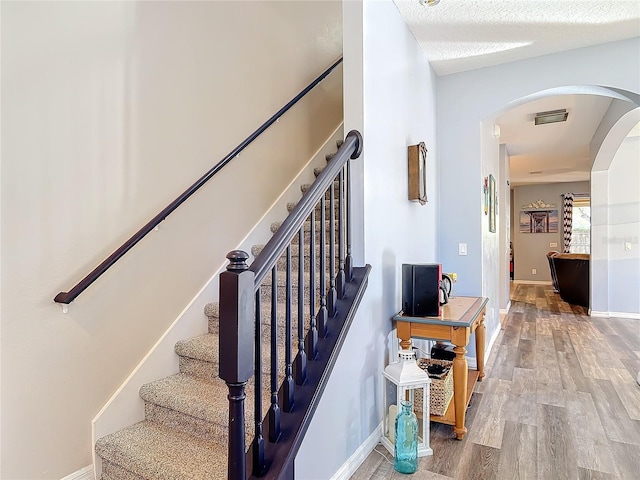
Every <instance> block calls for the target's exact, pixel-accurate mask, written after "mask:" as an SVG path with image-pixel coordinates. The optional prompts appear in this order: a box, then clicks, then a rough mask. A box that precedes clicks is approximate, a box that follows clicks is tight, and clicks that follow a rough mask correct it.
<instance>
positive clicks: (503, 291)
mask: <svg viewBox="0 0 640 480" xmlns="http://www.w3.org/2000/svg"><path fill="white" fill-rule="evenodd" d="M509 161H510V160H509V152H507V146H506V145H505V144H504V143H503V144H500V159H499V160H498V168H499V170H500V184H499V189H498V190H499V194H498V195H499V201H498V212H499V213H498V250H499V252H498V254H499V258H500V266H499V269H498V276H499V278H500V281H499V284H498V307H499V308H500V310H505V309H506V308H507V307H508V306H509V292H510V286H511V280H510V271H509V268H510V266H509V262H510V256H509V251H510V248H509V242H510V241H511V223H512V222H513V218H512V217H511V187H510V182H511V169H510V167H511V166H510V163H509Z"/></svg>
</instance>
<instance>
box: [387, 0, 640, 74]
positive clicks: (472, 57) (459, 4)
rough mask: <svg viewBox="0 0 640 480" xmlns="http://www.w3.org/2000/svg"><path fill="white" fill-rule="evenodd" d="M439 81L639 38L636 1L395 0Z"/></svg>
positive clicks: (639, 7)
mask: <svg viewBox="0 0 640 480" xmlns="http://www.w3.org/2000/svg"><path fill="white" fill-rule="evenodd" d="M394 1H395V4H396V6H397V8H398V10H399V11H400V14H401V15H402V17H403V18H404V20H405V22H406V23H407V25H408V26H409V28H410V29H411V31H412V32H413V35H414V36H415V38H416V40H417V41H418V43H419V44H420V46H421V47H422V49H423V50H424V51H425V53H426V55H427V58H428V59H429V63H430V64H431V66H432V67H433V69H434V70H435V72H436V73H437V74H438V75H446V74H450V73H456V72H461V71H464V70H472V69H475V68H481V67H486V66H490V65H497V64H500V63H506V62H512V61H514V60H521V59H525V58H531V57H536V56H539V55H546V54H549V53H554V52H560V51H564V50H571V49H574V48H579V47H586V46H590V45H597V44H601V43H607V42H612V41H615V40H622V39H625V38H631V37H636V36H639V35H640V1H639V0H609V1H603V0H440V3H439V4H438V5H436V6H433V7H429V6H423V5H421V4H420V2H419V1H418V0H394Z"/></svg>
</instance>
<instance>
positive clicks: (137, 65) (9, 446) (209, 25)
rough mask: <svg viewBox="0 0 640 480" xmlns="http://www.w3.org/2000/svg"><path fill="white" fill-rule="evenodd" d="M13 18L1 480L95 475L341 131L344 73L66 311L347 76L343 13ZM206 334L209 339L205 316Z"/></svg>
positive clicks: (7, 32)
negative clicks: (121, 406) (229, 255)
mask: <svg viewBox="0 0 640 480" xmlns="http://www.w3.org/2000/svg"><path fill="white" fill-rule="evenodd" d="M1 8H2V19H1V22H2V25H1V30H2V46H1V48H2V51H1V55H0V57H1V61H2V65H1V68H2V85H1V93H2V132H1V134H2V142H1V143H2V165H1V168H2V180H1V182H2V183H1V189H2V190H1V194H2V195H1V199H2V200H1V201H2V221H1V224H2V237H1V242H2V243H1V248H2V250H1V254H0V257H1V258H2V271H1V279H2V291H1V299H0V304H1V324H0V326H1V329H2V337H1V338H2V339H1V347H0V348H1V359H2V372H1V373H2V374H1V384H0V387H1V393H2V425H1V430H0V435H1V436H2V451H1V461H2V471H1V472H0V477H2V478H6V479H30V480H36V479H59V478H62V477H65V476H67V475H69V474H71V473H73V472H76V471H78V470H80V469H81V468H83V467H85V466H87V465H89V464H90V463H91V462H92V450H93V446H92V445H91V420H92V418H93V417H94V416H95V415H96V413H97V412H98V411H99V410H100V408H101V407H102V406H103V405H104V404H105V403H106V402H107V400H108V399H109V397H110V396H111V395H112V393H113V392H114V391H115V389H116V388H117V387H118V386H119V385H120V384H121V383H122V382H123V381H124V380H125V379H126V378H127V376H128V375H129V374H130V372H131V371H132V370H133V368H134V367H135V366H136V365H137V364H138V362H139V361H140V360H141V359H142V358H143V357H144V356H145V354H146V353H147V352H148V351H149V349H150V348H151V346H152V345H154V343H155V342H156V341H157V339H158V338H159V337H160V336H161V335H162V334H163V333H164V332H165V331H166V329H167V327H168V326H169V325H171V324H172V323H173V322H174V321H175V320H176V318H177V317H178V316H179V315H180V314H181V312H182V311H183V309H184V308H185V306H187V305H188V304H189V302H190V301H191V300H192V299H193V297H194V295H196V294H197V292H198V291H199V290H200V289H201V288H202V287H203V285H205V284H206V282H208V280H209V279H210V277H211V276H212V275H213V273H214V272H215V271H216V270H217V269H218V268H219V267H220V265H221V264H223V263H224V262H225V254H226V252H227V251H229V250H231V249H233V248H235V246H236V245H238V244H239V243H240V242H241V240H242V239H243V238H244V236H245V235H247V233H249V231H250V229H251V228H252V227H253V226H254V225H255V224H256V222H257V220H258V219H260V218H261V216H262V215H263V213H264V212H265V211H266V210H267V209H268V208H269V207H270V205H272V204H273V202H274V201H275V200H276V199H277V198H278V196H279V195H280V194H281V193H282V192H283V190H284V189H285V188H286V186H287V185H288V184H289V182H290V180H291V179H292V178H293V177H294V176H295V175H296V174H297V172H298V171H299V170H300V168H301V166H302V165H305V164H306V163H307V162H308V161H309V159H310V158H311V157H312V155H313V153H314V152H315V150H316V149H317V148H318V147H320V145H321V144H322V143H323V142H324V141H325V139H326V138H328V136H329V135H330V134H331V132H332V131H333V130H334V129H335V128H336V127H337V126H338V125H339V124H340V122H341V120H342V76H341V72H340V71H338V72H336V74H335V75H332V76H331V77H329V78H328V79H327V80H326V81H325V82H323V83H322V85H321V86H320V87H319V88H318V89H316V90H314V93H313V94H311V95H310V96H309V97H307V98H306V99H305V100H304V101H303V102H302V103H301V104H299V105H298V106H297V107H295V108H294V109H293V110H292V111H291V112H290V113H289V114H287V115H286V116H285V117H283V118H282V119H281V120H280V122H279V123H278V124H276V125H275V126H274V127H272V128H271V129H269V131H268V132H266V133H265V134H264V135H263V136H262V137H261V139H260V140H259V141H258V143H256V146H255V147H251V148H250V149H248V150H246V151H245V152H243V153H242V154H241V155H240V158H238V159H236V160H234V162H232V165H230V166H228V167H227V168H225V169H224V170H223V171H222V172H221V173H220V174H219V175H218V176H217V177H216V179H215V180H214V181H213V183H210V184H208V185H207V186H206V187H204V188H203V189H201V190H200V191H199V192H198V193H197V194H195V195H194V196H193V197H191V198H190V199H189V201H188V202H187V203H186V204H184V205H183V206H182V207H180V208H179V209H178V210H176V212H174V213H173V214H172V215H171V216H170V217H168V218H167V220H166V221H165V222H163V223H162V224H161V225H160V227H159V230H158V231H157V232H152V233H151V234H150V235H149V236H148V237H146V238H145V239H144V240H143V241H141V242H140V243H139V244H138V245H137V246H136V247H135V248H134V249H133V250H131V251H130V252H129V253H127V255H125V257H124V258H122V259H121V260H120V261H119V262H118V264H117V265H116V266H115V267H114V268H112V269H111V270H110V271H109V272H108V273H107V274H105V275H104V276H103V277H101V278H100V279H99V280H98V281H96V282H95V283H94V284H93V285H92V286H91V287H90V288H89V289H88V290H87V291H86V292H85V293H84V294H83V295H82V296H81V297H79V298H78V299H76V300H75V301H74V302H73V304H72V305H71V306H70V311H69V313H68V314H66V315H65V314H63V313H62V311H61V308H60V306H59V305H56V304H55V303H54V302H53V297H54V296H55V295H56V293H58V292H59V291H61V290H66V289H68V288H70V287H71V286H72V285H73V284H74V283H75V282H77V281H78V280H80V279H81V278H82V277H83V276H84V275H85V274H87V273H88V272H89V271H90V270H91V269H92V268H93V267H95V266H96V265H97V264H98V263H100V262H101V261H102V260H103V259H104V258H106V257H107V256H108V255H109V254H110V253H111V252H113V251H114V250H115V249H116V248H117V247H118V246H119V245H120V244H121V243H123V242H124V241H125V240H126V239H127V238H129V237H130V236H131V235H132V234H133V233H134V232H135V231H137V230H138V229H139V228H140V227H141V226H142V225H144V224H145V223H146V222H147V221H148V220H149V219H151V218H152V217H153V216H154V215H156V214H157V213H158V212H159V211H160V210H161V209H162V208H164V207H165V206H166V205H167V204H168V203H169V202H170V201H172V200H173V199H174V198H176V197H177V196H178V195H179V194H180V193H182V192H183V191H184V190H185V189H186V188H187V187H188V186H189V185H190V184H191V183H193V182H194V181H195V180H196V179H197V178H199V177H200V176H201V175H202V174H203V173H204V172H206V171H207V170H208V169H209V168H211V167H212V166H213V165H214V164H215V163H216V162H217V161H218V160H220V159H221V158H222V157H223V156H225V155H226V154H227V153H228V152H229V151H231V150H232V149H233V148H234V147H235V146H236V145H237V144H238V143H239V142H240V141H242V140H243V139H244V138H245V137H247V136H248V135H249V134H250V133H251V132H252V131H253V130H255V129H256V128H257V127H258V126H259V125H260V124H262V123H263V122H264V121H265V120H266V119H268V118H269V117H270V116H271V115H272V114H273V113H274V112H275V111H277V110H278V109H279V108H280V107H281V106H282V105H284V104H285V103H286V102H288V101H289V100H290V99H291V98H292V97H293V96H294V95H296V94H297V93H298V92H299V91H300V90H302V88H304V87H305V86H306V85H307V84H308V83H309V82H310V81H312V80H313V79H314V78H315V77H316V76H317V75H318V74H319V73H320V72H321V71H322V70H323V69H325V68H326V67H327V66H329V65H330V64H331V63H333V62H334V61H335V60H336V59H337V58H338V57H339V56H340V54H341V51H342V38H341V35H342V22H341V18H342V15H341V13H342V12H341V5H340V3H339V2H331V1H327V2H135V1H126V2H2V5H1ZM265 179H268V180H265ZM231 205H233V208H230V207H231ZM211 300H213V298H212V299H211ZM196 320H197V322H199V323H200V325H201V328H202V331H203V332H204V331H206V317H205V316H204V313H203V312H202V309H200V315H199V316H198V317H197V319H196ZM176 362H177V360H176Z"/></svg>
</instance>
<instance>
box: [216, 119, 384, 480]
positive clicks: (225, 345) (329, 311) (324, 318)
mask: <svg viewBox="0 0 640 480" xmlns="http://www.w3.org/2000/svg"><path fill="white" fill-rule="evenodd" d="M361 152H362V136H361V135H360V133H359V132H357V131H351V132H349V134H348V135H347V136H346V139H345V141H344V143H343V144H342V146H341V147H340V148H339V150H338V152H337V153H336V154H335V155H334V157H333V158H332V159H331V160H330V161H329V162H328V164H327V166H326V167H325V168H324V170H323V171H322V172H321V173H320V175H319V176H318V177H317V179H316V181H315V183H314V184H313V185H312V186H311V187H310V188H309V189H308V190H307V192H306V193H305V195H304V196H303V197H302V199H301V201H300V202H299V203H298V204H297V205H296V207H295V208H294V210H293V211H292V212H291V214H290V215H289V216H288V217H287V218H286V220H285V221H284V222H283V223H282V226H281V227H280V228H279V229H278V231H277V232H276V233H275V234H274V236H273V237H272V238H271V240H270V241H269V242H268V243H267V245H266V246H265V247H264V249H263V250H262V252H261V253H260V255H258V257H257V258H256V259H255V260H254V262H253V263H252V264H251V266H248V265H247V264H246V260H247V259H248V257H249V256H248V254H246V253H245V252H242V251H237V250H236V251H232V252H230V253H229V254H228V256H227V258H228V259H229V260H230V263H229V265H228V266H227V271H226V272H223V273H222V274H221V276H220V336H219V342H220V343H219V352H220V358H219V362H220V363H219V365H220V377H221V378H223V380H225V382H226V383H227V385H228V388H229V397H228V398H229V443H228V454H229V459H228V462H229V463H228V478H229V479H230V480H246V478H264V479H266V478H269V479H271V478H274V479H275V478H278V479H280V478H281V479H293V478H294V461H295V456H296V454H297V451H298V449H299V447H300V445H301V443H302V440H303V438H304V434H305V432H306V430H307V428H308V426H309V423H310V421H311V418H312V415H313V412H314V411H315V409H316V407H317V405H318V402H319V399H320V397H321V395H322V391H323V389H324V387H325V385H326V382H327V379H328V377H329V375H330V373H331V370H332V368H333V365H334V364H335V361H336V358H337V355H338V352H339V350H340V346H341V345H342V343H343V341H344V338H345V336H346V332H347V330H348V328H349V326H350V323H351V321H352V320H353V317H354V316H355V312H356V310H357V307H358V304H359V302H360V300H361V298H362V296H363V295H364V291H365V289H366V285H367V279H368V274H369V271H370V269H371V267H370V266H369V265H366V266H364V267H353V266H352V263H353V261H352V259H351V245H350V241H351V215H350V212H349V208H346V209H345V207H348V206H349V205H350V202H351V200H350V198H349V195H350V193H351V189H350V187H349V184H350V182H351V176H350V167H349V163H350V161H351V159H355V158H358V157H359V156H360V154H361ZM345 177H346V184H345ZM336 189H337V190H338V205H337V207H338V210H337V212H338V213H337V216H338V218H337V222H338V226H337V231H338V236H337V237H338V238H337V239H336V235H335V232H336V226H335V223H334V222H335V221H336V218H335V217H336V208H335V207H336V205H335V194H334V191H335V190H336ZM327 196H328V197H329V204H330V205H329V210H328V215H330V218H329V227H328V228H329V230H330V232H329V239H330V240H329V245H328V247H329V248H328V250H329V251H328V252H326V253H327V254H328V255H329V257H330V261H329V262H328V263H329V265H326V263H327V262H326V261H325V260H326V259H325V258H324V257H325V248H324V247H325V245H324V241H325V239H326V232H325V230H326V228H327V226H326V224H325V198H326V197H327ZM345 196H346V199H345V198H344V197H345ZM318 205H319V207H320V208H319V210H320V212H321V213H320V223H319V225H320V227H319V228H320V232H319V238H320V254H319V255H320V261H319V264H320V265H319V270H320V271H319V278H320V280H319V282H316V261H315V255H316V248H315V241H316V231H315V226H316V222H315V219H316V217H315V213H314V212H315V210H316V208H317V207H318ZM345 210H346V211H345ZM308 219H309V220H310V226H309V230H310V236H309V249H308V252H309V272H308V274H307V273H305V272H304V267H303V265H304V255H305V248H304V243H305V242H304V230H305V222H306V221H307V220H308ZM345 228H346V235H345ZM296 237H297V243H298V256H299V257H298V272H297V274H298V279H297V281H298V284H297V288H298V292H297V293H298V295H297V300H296V299H294V298H292V295H291V276H292V272H291V242H292V241H294V242H295V238H296ZM336 242H337V243H338V249H337V252H338V254H339V256H340V258H339V262H338V263H339V268H338V270H337V271H336V265H335V263H336V262H335V253H336V249H335V247H336V245H335V244H336ZM345 243H346V257H345V245H344V244H345ZM283 254H285V255H286V268H285V272H284V274H285V275H286V280H285V281H286V294H285V297H286V298H285V306H284V308H285V316H284V318H285V321H284V329H285V334H284V338H285V342H286V350H285V359H284V362H282V363H281V364H280V365H278V358H277V357H278V348H277V345H276V342H277V341H278V337H279V336H281V335H278V330H279V329H280V328H281V327H280V325H278V288H277V287H276V285H277V278H278V266H277V262H278V259H279V258H280V257H281V256H282V255H283ZM325 266H327V267H328V274H329V277H330V278H329V282H328V283H330V290H329V292H325V291H326V288H325V286H326V285H325ZM269 274H271V282H272V284H271V310H270V317H271V318H270V320H271V321H270V328H271V335H270V342H271V349H270V352H271V354H270V355H271V359H270V366H271V371H270V372H269V373H268V374H267V373H266V372H264V371H263V368H264V367H266V366H267V362H266V361H265V360H263V359H262V358H261V355H262V352H263V349H262V347H261V338H262V335H263V327H264V325H265V324H264V323H263V321H262V319H261V308H262V305H261V300H264V297H262V296H261V285H262V282H263V280H266V279H267V278H268V277H267V276H268V275H269ZM305 281H308V283H307V284H306V286H308V289H309V295H308V298H306V297H305V288H304V287H305ZM316 290H317V291H318V292H319V295H320V301H319V306H318V305H316V300H315V299H316V296H315V292H316ZM325 293H327V295H328V297H329V301H328V302H327V300H326V299H325V298H324V297H325ZM294 301H295V302H297V310H298V315H297V316H298V318H297V320H298V321H297V332H296V333H295V334H294V332H293V330H292V324H293V322H292V319H291V303H292V302H294ZM306 302H308V306H309V309H308V310H309V317H308V320H307V319H306V318H305V310H306V309H305V305H306ZM316 307H318V311H317V314H316ZM303 322H305V324H303ZM250 331H253V335H254V336H253V337H249V336H248V335H249V332H250ZM245 336H246V337H245ZM292 337H295V339H296V342H297V347H298V348H297V353H296V355H295V359H293V360H292V359H291V355H292V352H291V349H292V346H291V340H292ZM265 338H266V337H265ZM268 351H269V350H266V349H265V350H264V352H268ZM254 355H255V358H254ZM249 360H250V361H251V363H252V366H253V376H254V377H255V383H254V389H255V392H254V394H255V397H254V401H255V405H254V412H253V413H254V418H255V425H254V428H255V430H254V431H255V438H254V440H253V442H252V444H251V448H250V449H249V450H248V451H247V449H246V444H245V428H246V427H245V421H244V420H245V407H244V399H245V394H244V388H245V386H246V385H247V383H248V382H249V381H250V378H251V375H248V362H249ZM292 364H293V365H292ZM292 366H293V372H292ZM280 372H284V373H283V374H282V373H280ZM292 373H293V375H292ZM263 374H264V375H267V377H266V378H269V381H270V385H269V387H270V388H269V392H268V396H269V403H270V407H269V411H268V412H267V413H266V415H265V416H264V418H263V412H262V406H261V405H262V401H263V393H262V389H263V387H264V386H263V382H262V380H261V377H262V375H263ZM223 375H224V376H223ZM279 375H282V377H280V376H279ZM278 382H279V383H278ZM264 396H265V397H266V395H264ZM280 407H282V408H280Z"/></svg>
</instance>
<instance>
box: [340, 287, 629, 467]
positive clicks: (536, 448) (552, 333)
mask: <svg viewBox="0 0 640 480" xmlns="http://www.w3.org/2000/svg"><path fill="white" fill-rule="evenodd" d="M639 371H640V320H632V319H623V318H592V317H589V316H587V314H586V310H585V309H584V308H582V307H577V306H572V305H569V304H567V303H565V302H563V301H562V300H561V299H560V297H559V296H558V295H557V294H555V293H553V289H552V288H551V286H546V285H526V284H517V285H515V286H513V287H512V293H511V310H510V311H509V315H508V316H507V318H506V319H505V322H504V324H503V326H502V330H501V331H500V334H499V336H498V338H497V340H496V342H495V344H494V347H493V349H492V351H491V355H490V357H489V360H488V362H487V368H486V373H487V376H486V377H485V379H484V381H483V382H482V383H478V384H477V386H476V390H475V393H474V394H473V397H472V399H471V404H470V406H469V409H468V410H467V420H466V425H467V428H468V429H469V433H468V434H467V435H466V437H465V438H464V440H462V441H458V440H455V439H453V434H452V427H450V426H448V425H441V424H436V423H432V424H431V448H432V449H433V456H430V457H423V458H421V459H420V461H419V466H418V471H417V472H416V473H414V474H413V475H403V474H400V473H397V472H396V471H395V470H394V469H393V465H392V464H389V463H388V462H387V461H386V460H385V459H384V458H383V457H382V456H381V455H380V454H378V453H376V452H375V451H374V452H371V454H370V455H369V456H368V457H367V459H366V460H365V461H364V463H363V464H362V465H361V466H360V468H359V469H358V471H357V472H356V473H355V474H354V475H353V476H352V477H351V479H352V480H365V479H375V480H391V479H393V480H397V479H409V478H411V479H414V480H432V479H433V480H445V479H459V480H474V479H478V480H480V479H486V480H489V479H500V480H502V479H505V480H516V479H521V480H534V479H541V480H565V479H570V480H573V479H578V480H586V479H594V480H613V479H623V480H638V479H640V386H638V384H637V383H636V377H637V375H638V372H639ZM376 450H379V451H380V452H383V453H385V454H386V455H387V457H389V459H390V460H391V461H393V457H391V456H390V455H388V453H387V451H386V449H385V448H384V447H383V446H382V445H381V444H378V446H377V447H376Z"/></svg>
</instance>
